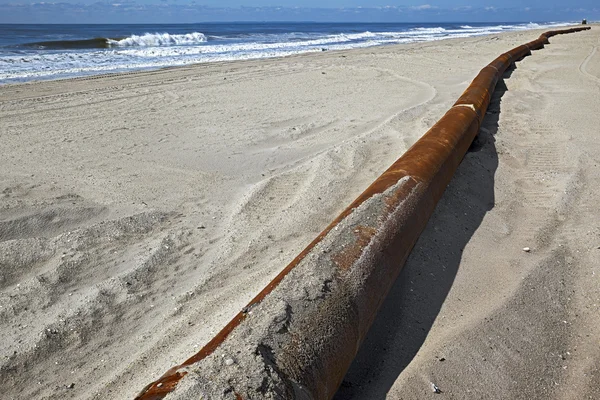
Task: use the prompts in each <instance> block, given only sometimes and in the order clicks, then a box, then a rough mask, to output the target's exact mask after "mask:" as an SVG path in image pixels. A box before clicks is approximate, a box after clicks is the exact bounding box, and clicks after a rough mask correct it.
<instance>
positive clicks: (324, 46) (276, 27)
mask: <svg viewBox="0 0 600 400" xmlns="http://www.w3.org/2000/svg"><path fill="white" fill-rule="evenodd" d="M568 24H570V23H568V22H564V23H557V22H548V23H542V22H540V23H528V24H523V23H502V24H490V23H468V24H466V23H465V24H462V23H445V24H440V23H419V24H417V23H291V22H290V23H285V22H280V23H273V22H269V23H243V22H238V23H198V24H151V25H141V24H139V25H138V24H136V25H122V24H121V25H58V24H57V25H17V24H0V84H6V83H15V82H26V81H32V80H44V79H57V78H67V77H78V76H87V75H97V74H102V73H107V72H123V71H131V70H141V69H156V68H162V67H169V66H179V65H187V64H195V63H205V62H214V61H232V60H246V59H259V58H270V57H283V56H288V55H292V54H300V53H309V52H319V51H326V50H342V49H352V48H359V47H369V46H381V45H388V44H398V43H413V42H423V41H432V40H441V39H447V38H456V37H470V36H480V35H487V34H492V33H499V32H506V31H515V30H526V29H535V28H546V27H554V26H562V25H568ZM573 24H574V23H573Z"/></svg>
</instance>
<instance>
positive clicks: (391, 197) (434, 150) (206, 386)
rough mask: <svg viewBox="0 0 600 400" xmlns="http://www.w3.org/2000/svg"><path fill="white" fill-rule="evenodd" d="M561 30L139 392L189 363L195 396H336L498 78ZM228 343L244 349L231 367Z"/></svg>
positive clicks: (170, 382) (149, 399) (486, 77)
mask: <svg viewBox="0 0 600 400" xmlns="http://www.w3.org/2000/svg"><path fill="white" fill-rule="evenodd" d="M585 29H590V28H589V27H587V28H573V29H569V30H568V31H569V32H571V31H572V32H576V31H580V30H585ZM562 33H566V31H549V32H546V33H544V34H542V35H541V36H540V38H539V39H538V40H535V41H533V42H530V43H528V44H527V45H523V46H519V47H516V48H515V49H512V50H510V51H508V52H507V53H505V54H502V55H501V56H499V57H498V58H496V59H495V60H494V61H492V62H491V63H490V64H489V65H488V66H486V67H485V68H483V69H482V70H481V72H480V73H479V74H478V75H477V77H476V78H475V79H474V80H473V82H472V83H471V84H470V85H469V87H468V88H467V90H465V92H464V93H463V94H462V95H461V96H460V98H459V99H458V100H457V102H456V103H455V104H454V106H453V107H452V108H451V109H450V110H449V111H448V112H447V113H446V114H445V115H444V116H443V117H442V118H441V119H440V120H439V121H438V122H437V123H436V124H435V125H434V126H433V127H432V128H431V129H429V131H427V133H425V135H424V136H423V137H422V138H421V139H419V140H418V141H417V142H416V143H415V144H414V145H413V146H412V147H411V148H410V149H409V150H407V151H406V153H405V154H404V155H403V156H402V157H400V158H399V159H398V160H397V161H396V162H395V163H394V164H392V166H391V167H390V168H389V169H388V170H386V171H385V172H384V173H383V174H382V175H381V176H380V177H379V178H377V179H376V180H375V181H374V182H373V183H372V184H371V185H370V186H369V187H368V188H367V190H365V191H364V192H363V193H362V194H361V195H360V196H359V197H358V198H357V199H356V200H355V201H354V202H353V203H352V204H351V205H350V206H349V207H348V208H346V209H345V210H344V211H343V212H342V213H341V214H340V215H339V216H338V217H337V218H336V219H335V220H334V221H333V222H332V223H331V224H330V225H329V226H328V227H327V228H326V229H325V230H324V231H323V232H322V233H321V234H320V235H319V236H318V237H317V238H316V239H315V240H314V241H313V242H312V243H311V244H310V245H309V246H308V247H307V248H306V249H304V250H303V251H302V252H301V253H300V254H299V255H298V256H297V257H296V258H295V259H294V260H293V261H292V262H291V263H290V264H289V265H288V266H287V267H286V268H285V269H284V270H283V271H282V272H281V273H280V274H279V275H278V276H277V277H275V279H273V280H272V281H271V282H270V283H269V284H268V285H267V287H265V288H264V289H263V290H262V291H261V292H260V293H259V294H258V295H257V296H256V297H255V298H254V299H253V300H252V301H251V302H250V303H249V304H248V306H247V307H245V308H244V309H243V310H242V311H240V312H239V313H238V314H237V315H236V316H235V317H234V318H233V319H232V320H231V321H230V322H229V323H228V324H227V325H226V326H225V328H223V329H222V330H221V332H219V334H217V335H216V336H215V337H214V338H213V339H212V340H211V341H210V342H209V343H208V344H207V345H206V346H204V347H203V348H202V349H201V350H200V351H199V352H198V353H196V354H195V355H194V356H192V357H190V358H189V359H188V360H186V361H185V362H184V363H182V364H181V365H178V366H176V367H173V368H172V369H170V370H169V371H167V373H165V374H164V375H163V376H162V377H160V378H159V379H158V380H156V381H155V382H152V383H151V384H149V385H148V386H147V387H146V388H144V390H143V391H142V392H141V393H140V394H139V395H138V396H137V397H136V399H139V400H157V399H162V398H164V397H165V396H166V395H167V394H168V393H171V392H172V391H173V390H174V389H175V388H176V387H177V385H178V383H179V381H180V380H181V379H182V378H183V377H184V376H185V375H186V374H188V372H189V371H190V370H193V371H194V372H195V377H194V379H193V380H192V381H190V383H189V384H188V385H187V388H186V389H181V390H191V391H190V392H186V393H188V394H193V395H194V396H196V397H198V395H201V396H204V397H207V398H213V397H221V398H232V399H250V398H254V397H257V393H258V397H266V395H267V394H270V395H273V396H275V397H277V398H291V399H330V398H331V397H333V395H334V394H335V392H336V390H337V388H338V387H339V385H340V383H341V381H342V379H343V377H344V375H345V373H346V371H347V369H348V367H349V366H350V363H351V362H352V360H353V358H354V356H355V355H356V353H357V351H358V348H359V346H360V344H361V343H362V341H363V340H364V338H365V336H366V335H367V332H368V330H369V327H370V326H371V323H372V322H373V320H374V318H375V315H376V313H377V311H378V309H379V307H380V306H381V304H382V303H383V300H384V299H385V297H386V295H387V292H388V291H389V290H390V288H391V286H392V284H393V282H394V281H395V279H396V278H397V276H398V274H399V273H400V270H401V268H402V266H403V264H404V262H405V260H406V258H407V257H408V255H409V254H410V251H411V249H412V247H413V245H414V244H415V242H416V241H417V239H418V237H419V235H420V233H421V232H422V230H423V229H424V228H425V225H426V224H427V221H428V220H429V217H430V216H431V214H432V213H433V210H434V208H435V206H436V204H437V202H438V200H439V199H440V198H441V196H442V194H443V192H444V190H445V188H446V186H447V184H448V183H449V182H450V180H451V179H452V176H453V174H454V172H455V170H456V168H457V167H458V165H459V164H460V162H461V160H462V158H463V157H464V155H465V153H466V151H467V149H468V147H469V145H470V144H471V142H472V141H473V138H474V137H475V135H476V134H477V132H478V130H479V126H480V124H481V121H482V119H483V116H484V115H485V111H486V109H487V107H488V105H489V101H490V97H491V94H492V93H493V90H494V87H495V85H496V83H497V81H498V79H500V77H501V76H502V74H503V73H504V71H505V70H506V69H507V68H508V67H509V66H510V65H511V64H512V63H514V62H515V61H518V60H520V59H521V58H523V57H524V56H526V55H528V54H530V50H531V49H537V48H541V47H540V46H542V47H543V44H544V43H547V41H548V38H549V37H552V36H554V35H556V34H562ZM278 310H279V311H278ZM281 310H285V312H280V311H281ZM217 350H218V351H217ZM222 353H223V354H224V353H227V354H235V355H236V357H237V358H238V359H237V360H236V362H235V369H234V370H233V371H234V372H233V375H232V374H231V371H232V370H229V372H228V370H227V368H229V367H228V366H227V365H226V364H224V363H223V360H222V357H221V356H220V354H222ZM229 366H231V363H230V364H229ZM254 375H256V376H254ZM184 386H185V385H184ZM190 388H191V389H190Z"/></svg>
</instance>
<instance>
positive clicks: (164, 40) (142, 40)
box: [107, 32, 206, 47]
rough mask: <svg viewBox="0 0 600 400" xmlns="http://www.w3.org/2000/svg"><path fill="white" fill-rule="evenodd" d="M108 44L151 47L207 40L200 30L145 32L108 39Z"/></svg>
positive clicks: (188, 43)
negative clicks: (117, 38) (177, 33)
mask: <svg viewBox="0 0 600 400" xmlns="http://www.w3.org/2000/svg"><path fill="white" fill-rule="evenodd" d="M107 42H108V44H109V45H111V46H116V47H132V46H140V47H150V46H182V45H194V44H199V43H204V42H206V36H205V35H204V34H203V33H200V32H193V33H186V34H184V35H170V34H168V33H145V34H143V35H131V36H129V37H127V38H125V39H121V40H111V39H108V40H107Z"/></svg>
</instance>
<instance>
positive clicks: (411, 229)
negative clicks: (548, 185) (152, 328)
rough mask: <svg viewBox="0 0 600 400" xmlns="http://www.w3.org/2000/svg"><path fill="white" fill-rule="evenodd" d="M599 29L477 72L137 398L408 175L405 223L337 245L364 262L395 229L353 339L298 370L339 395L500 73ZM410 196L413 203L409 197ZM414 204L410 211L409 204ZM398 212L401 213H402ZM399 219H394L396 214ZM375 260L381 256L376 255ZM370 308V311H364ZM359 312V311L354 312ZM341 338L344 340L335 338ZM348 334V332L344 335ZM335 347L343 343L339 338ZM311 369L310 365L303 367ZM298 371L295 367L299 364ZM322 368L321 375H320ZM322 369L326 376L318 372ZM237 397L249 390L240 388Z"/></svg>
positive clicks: (158, 395)
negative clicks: (302, 245) (252, 293)
mask: <svg viewBox="0 0 600 400" xmlns="http://www.w3.org/2000/svg"><path fill="white" fill-rule="evenodd" d="M588 29H591V28H590V27H578V28H571V29H566V30H561V31H556V30H555V31H548V32H545V33H543V34H542V35H540V37H539V38H538V39H537V40H534V41H531V42H529V43H527V44H525V45H521V46H518V47H516V48H514V49H512V50H510V51H508V52H506V53H504V54H502V55H500V56H499V57H498V58H496V59H495V60H494V61H492V62H491V63H490V64H489V65H488V66H486V67H484V68H483V69H482V70H481V71H480V73H479V74H478V75H477V76H476V77H475V79H474V80H473V82H472V83H471V84H470V85H469V87H468V88H467V89H466V90H465V92H464V93H463V94H462V95H461V96H460V98H459V99H458V100H457V101H456V103H455V104H454V106H453V107H452V108H451V109H450V110H449V111H448V112H447V113H446V114H445V115H444V116H443V117H442V118H441V119H440V120H439V121H438V122H437V123H436V124H435V125H434V126H433V127H432V128H431V129H430V130H429V131H427V133H426V134H425V135H424V136H423V137H422V138H421V139H419V140H418V141H417V142H416V143H415V144H414V145H413V146H412V147H411V148H410V149H409V150H407V151H406V152H405V154H404V155H403V156H402V157H400V158H399V159H398V160H397V161H396V162H395V163H394V164H392V166H390V168H388V169H387V170H386V171H385V172H384V173H383V174H382V175H381V176H380V177H379V178H377V179H376V180H375V182H373V183H372V184H371V185H370V186H369V187H368V188H367V190H365V191H364V192H363V193H362V194H361V195H360V196H359V197H358V198H357V199H356V200H355V201H354V202H352V204H350V206H349V207H348V208H346V209H345V210H344V211H343V212H342V213H341V214H340V215H339V216H338V217H337V218H336V219H335V220H334V221H333V222H332V223H331V224H329V226H327V227H326V228H325V230H324V231H323V232H321V233H320V234H319V235H318V236H317V238H315V240H313V241H312V242H311V243H310V244H309V245H308V247H307V248H306V249H304V250H303V251H302V252H301V253H300V254H299V255H298V256H297V257H296V258H295V259H294V260H293V261H292V262H291V263H290V264H289V265H288V266H287V267H285V269H283V271H281V272H280V273H279V274H278V275H277V276H276V277H275V278H274V279H273V280H272V281H271V282H270V283H269V284H268V285H267V286H266V287H265V288H264V289H263V290H262V291H261V292H260V293H259V294H258V295H257V296H256V297H254V299H252V301H250V303H249V304H248V305H247V307H245V308H244V309H243V310H242V311H241V312H239V313H238V314H237V315H236V316H235V317H234V318H233V319H232V320H231V321H230V322H229V323H228V324H227V325H226V326H225V327H224V328H223V329H222V330H221V331H220V332H219V333H218V334H217V335H216V336H215V337H214V338H213V339H212V340H211V341H210V342H208V344H206V345H205V346H204V347H203V348H202V349H201V350H200V351H199V352H198V353H196V354H195V355H193V356H192V357H190V358H189V359H187V360H186V361H185V362H183V363H182V364H180V365H178V366H175V367H173V368H171V369H170V370H169V371H167V372H166V373H165V374H164V375H163V376H161V377H160V378H159V379H158V380H156V381H155V382H152V383H151V384H149V385H148V386H146V388H144V390H143V391H142V392H141V393H140V394H139V395H138V396H137V397H136V399H138V400H159V399H163V398H164V397H165V396H166V395H167V394H168V393H170V392H172V391H173V390H174V389H175V387H176V386H177V384H178V383H179V381H180V380H181V379H182V378H183V377H184V376H185V375H186V374H187V372H186V371H183V370H182V369H183V368H185V367H187V366H190V365H192V364H195V363H197V362H199V361H201V360H203V359H204V358H206V357H207V356H209V355H211V354H212V353H213V352H214V351H215V350H216V349H217V348H218V347H219V346H220V345H221V344H222V343H223V342H224V341H225V340H226V339H227V338H228V337H229V335H230V334H231V333H232V332H233V331H234V330H235V329H236V328H237V327H238V326H239V325H240V324H241V323H243V321H244V320H245V319H246V317H247V312H248V311H249V310H250V309H251V308H252V307H253V306H255V305H257V304H258V303H260V302H262V301H263V300H264V299H265V298H266V297H267V296H268V295H269V294H270V293H271V292H272V291H273V290H274V289H275V288H276V287H277V286H278V285H279V284H280V283H281V282H282V281H283V279H284V278H285V277H286V276H287V275H288V274H289V272H290V271H291V270H292V269H294V268H295V267H296V266H298V264H300V263H301V262H302V260H303V259H304V258H305V257H306V256H307V255H309V254H310V253H311V252H312V251H313V249H314V248H315V246H316V245H318V244H319V243H320V242H321V241H322V240H323V238H324V237H326V236H327V235H328V234H329V233H330V232H331V231H332V229H334V228H336V227H337V226H338V224H340V222H341V221H343V220H345V219H346V218H347V217H348V216H349V215H350V214H352V213H353V212H354V210H355V209H356V208H357V207H359V206H360V205H361V204H363V203H365V202H366V201H367V200H369V199H371V198H373V196H375V195H378V194H382V193H384V192H385V193H387V191H388V189H390V188H393V187H394V185H397V184H398V183H399V182H400V181H401V180H402V179H408V180H407V181H406V184H404V185H402V187H400V188H399V189H398V190H396V191H393V192H391V193H388V194H387V197H386V198H385V204H386V209H385V210H384V211H383V214H382V216H383V217H390V216H391V215H392V214H394V213H398V212H400V215H401V216H400V217H399V220H400V221H401V226H399V227H396V231H395V234H393V235H390V232H385V229H384V230H383V231H381V230H378V229H376V228H374V227H371V226H367V225H364V226H363V225H358V226H356V227H354V228H353V229H354V231H353V233H354V239H353V240H354V241H353V242H351V243H350V245H349V246H347V247H345V248H342V249H335V250H334V251H333V252H334V253H335V254H332V257H331V259H332V260H334V263H335V264H336V266H337V268H338V269H340V271H344V270H348V269H350V268H351V267H353V266H354V265H356V264H359V263H360V262H364V261H361V257H362V256H363V254H364V252H365V249H367V248H368V247H369V246H372V245H373V241H374V238H375V237H376V236H377V235H379V236H381V235H384V236H385V235H386V234H388V236H390V237H388V241H387V242H386V246H385V247H384V248H383V249H382V251H381V253H380V254H378V255H377V257H378V258H377V261H376V262H377V263H378V265H379V266H380V267H378V268H376V269H370V271H371V275H372V276H369V279H368V280H367V281H366V282H365V287H364V288H363V289H364V290H363V292H364V293H363V294H362V297H361V298H359V299H358V300H356V299H355V301H357V302H358V303H357V305H356V307H358V309H359V314H360V318H358V317H356V316H355V318H354V319H357V321H349V322H350V323H351V325H356V326H354V327H353V330H354V333H352V332H347V333H344V337H345V338H346V339H348V343H347V344H343V345H341V346H342V348H341V349H340V350H341V351H337V352H336V353H335V355H334V356H332V357H330V358H328V357H327V356H323V360H322V363H321V364H323V365H325V367H314V366H313V368H315V370H310V368H308V369H309V370H306V371H305V370H304V369H306V368H305V367H306V366H299V367H298V368H299V369H298V370H295V372H294V373H295V374H299V377H300V378H304V380H305V381H306V382H302V383H303V384H305V385H307V387H309V389H310V390H311V393H312V395H313V397H314V398H315V399H328V398H331V397H332V396H333V395H334V393H335V391H336V390H337V388H338V387H339V384H340V383H341V381H342V379H343V377H344V375H345V373H346V371H347V369H348V367H349V366H350V363H351V362H352V360H353V358H354V356H355V354H356V351H357V349H358V346H359V345H360V343H361V342H362V340H363V339H364V337H365V335H366V334H367V331H368V329H369V327H370V325H371V323H372V321H373V320H374V318H375V315H376V312H377V310H378V309H379V307H380V306H381V304H382V302H383V300H384V298H385V297H386V295H387V292H388V291H389V288H390V287H391V285H392V283H393V282H394V281H395V279H396V278H397V276H398V274H399V272H400V270H401V268H402V265H403V264H404V261H405V260H406V258H407V257H408V255H409V254H410V251H411V249H412V247H413V246H414V244H415V242H416V240H417V239H418V237H419V235H420V233H421V231H422V230H423V229H424V227H425V225H426V224H427V221H428V220H429V217H430V215H431V214H432V212H433V210H434V208H435V205H436V204H437V202H438V200H439V199H440V198H441V196H442V194H443V192H444V190H445V188H446V185H447V184H448V183H449V181H450V180H451V179H452V176H453V175H454V171H455V170H456V168H457V167H458V165H459V164H460V162H461V160H462V158H463V157H464V155H465V153H466V151H467V149H468V147H469V145H470V144H471V142H472V140H473V138H474V137H475V135H476V134H477V132H478V130H479V126H480V124H481V121H482V120H483V117H484V116H485V112H486V110H487V107H488V105H489V102H490V98H491V95H492V93H493V91H494V88H495V86H496V83H497V81H498V79H500V77H501V76H502V74H503V73H504V72H505V71H506V69H507V68H508V67H509V66H510V65H511V64H512V63H514V62H515V61H518V60H520V59H522V58H523V57H525V56H527V55H529V54H531V50H537V49H541V48H543V47H544V44H548V43H549V41H548V38H550V37H552V36H555V35H559V34H565V33H571V32H578V31H582V30H588ZM407 199H408V200H410V201H411V202H412V203H411V204H409V205H406V204H404V202H405V201H407ZM403 207H404V208H406V210H404V209H403ZM394 215H395V214H394ZM392 222H394V221H392ZM372 262H374V261H372ZM360 310H362V311H360ZM350 319H352V318H350ZM332 340H334V341H335V340H336V339H332ZM337 340H341V339H337ZM303 346H305V343H304V342H303V341H302V340H300V339H299V338H298V337H292V338H290V341H289V344H288V346H287V347H286V349H287V356H286V354H284V356H283V357H282V358H283V359H284V361H285V359H286V357H287V359H289V360H291V364H292V365H293V364H294V360H293V358H294V354H300V353H301V349H302V347H303ZM332 346H333V347H334V348H338V347H340V346H336V343H333V344H332ZM303 368H304V369H303ZM292 370H293V367H292ZM315 371H318V372H319V374H315ZM316 376H318V377H316ZM235 397H236V399H238V400H241V399H242V398H243V397H242V396H241V395H240V394H238V393H237V392H235Z"/></svg>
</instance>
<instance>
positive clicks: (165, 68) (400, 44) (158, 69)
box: [0, 22, 578, 87]
mask: <svg viewBox="0 0 600 400" xmlns="http://www.w3.org/2000/svg"><path fill="white" fill-rule="evenodd" d="M577 25H578V24H577V23H575V22H565V23H564V24H562V23H561V24H559V25H556V24H549V25H548V26H546V27H543V28H528V29H519V30H514V31H505V32H495V33H489V34H484V35H474V36H469V37H449V38H444V37H442V38H434V39H431V40H428V41H424V42H412V43H396V44H379V45H372V46H365V47H356V48H350V49H333V50H329V49H327V48H326V46H324V47H323V48H321V49H320V50H314V51H308V50H307V51H305V52H301V53H297V54H291V55H279V56H272V57H257V58H248V59H235V60H225V61H205V62H198V63H190V64H183V65H174V66H162V67H146V68H140V69H131V70H124V71H121V72H110V71H109V72H99V73H91V74H89V75H83V76H72V77H59V78H49V79H40V80H30V81H24V82H12V83H0V87H1V86H5V85H21V84H28V83H36V82H52V81H57V80H58V81H64V80H67V81H69V80H72V79H93V78H96V77H99V76H105V75H108V76H113V75H127V74H131V73H143V72H147V73H151V72H156V71H161V70H168V69H171V68H189V67H191V68H193V67H197V66H201V65H206V64H217V65H220V64H227V63H236V62H245V61H260V60H274V59H286V58H290V57H297V56H305V55H311V54H319V53H320V52H324V51H331V52H345V51H352V50H361V49H367V50H368V49H372V48H377V47H387V46H407V45H420V44H424V43H430V42H437V41H440V40H454V39H459V40H460V39H471V38H472V39H477V38H481V37H485V36H490V35H497V34H503V33H516V32H530V31H544V30H547V29H549V28H550V27H555V28H561V27H569V26H577ZM132 49H133V48H132Z"/></svg>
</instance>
